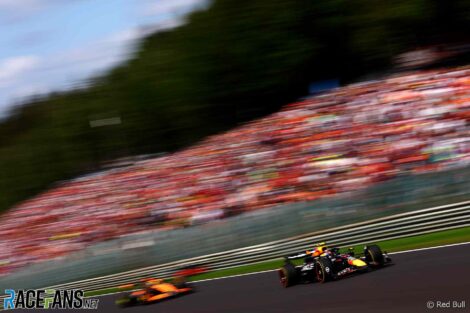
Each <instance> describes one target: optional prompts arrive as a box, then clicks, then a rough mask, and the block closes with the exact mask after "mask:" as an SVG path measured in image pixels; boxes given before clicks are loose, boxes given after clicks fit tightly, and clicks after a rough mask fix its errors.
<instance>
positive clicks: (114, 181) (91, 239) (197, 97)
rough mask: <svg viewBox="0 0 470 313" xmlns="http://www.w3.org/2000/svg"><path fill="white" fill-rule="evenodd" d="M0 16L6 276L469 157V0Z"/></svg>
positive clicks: (236, 3)
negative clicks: (138, 237)
mask: <svg viewBox="0 0 470 313" xmlns="http://www.w3.org/2000/svg"><path fill="white" fill-rule="evenodd" d="M0 19H1V20H2V21H1V23H2V24H3V27H2V31H1V32H3V36H1V37H3V38H2V39H0V42H1V43H2V44H1V45H0V46H1V48H0V109H1V112H0V113H1V121H0V169H1V175H0V187H1V192H0V210H1V211H2V215H1V216H0V220H1V222H0V247H1V249H0V274H2V275H8V274H10V273H13V272H15V271H18V270H19V269H21V268H25V267H26V266H28V265H31V264H35V263H40V262H44V261H46V260H52V259H60V258H64V257H67V256H69V255H70V254H71V253H76V252H79V251H82V250H83V249H85V248H87V247H89V246H91V245H94V244H98V243H102V242H104V241H109V240H113V239H117V238H122V237H123V236H127V235H130V234H148V233H155V232H163V231H170V230H175V229H181V228H187V227H191V226H195V225H200V224H205V223H207V222H215V221H220V220H223V219H225V218H229V217H234V216H237V215H240V214H242V213H247V212H252V211H255V210H264V211H263V212H266V210H269V208H271V207H273V206H276V205H280V204H282V205H284V204H292V203H295V202H304V201H316V200H318V199H337V198H335V197H341V196H342V197H352V195H354V196H357V197H360V198H361V199H363V201H366V202H367V201H368V200H367V199H380V198H382V197H383V195H384V193H385V189H384V190H383V192H382V193H381V192H378V191H373V192H372V193H370V192H369V191H367V192H366V191H365V190H366V189H367V188H372V187H374V186H376V185H377V184H381V183H382V182H383V181H387V180H390V179H397V177H398V178H402V177H405V176H406V177H408V176H409V175H424V174H426V175H429V174H430V173H431V174H432V173H440V174H439V175H441V176H439V177H444V176H445V177H446V179H447V180H435V181H434V182H435V184H434V185H432V188H434V189H432V190H431V189H429V190H431V191H429V190H428V194H427V195H430V194H432V193H433V192H436V191H437V190H441V191H442V190H443V189H442V187H443V186H444V185H446V186H448V185H452V184H453V183H456V181H457V182H466V180H465V179H464V177H462V176H461V174H460V175H459V173H458V172H457V173H454V174H452V175H447V176H446V175H444V174H442V172H443V171H444V172H445V171H448V170H451V169H454V168H456V167H457V168H465V167H466V166H467V164H468V163H469V160H470V139H469V138H470V136H469V131H470V125H469V120H470V76H469V74H470V68H469V67H467V64H468V62H469V55H470V53H469V52H470V41H469V33H468V29H470V2H469V1H465V0H454V1H447V0H396V1H386V2H385V1H380V2H378V1H372V0H354V1H351V0H349V1H348V0H322V1H311V0H292V1H288V0H250V1H240V0H214V1H204V0H177V1H176V0H173V1H171V0H160V1H159V0H154V1H150V0H142V1H130V0H129V1H126V0H119V1H100V4H97V2H96V1H87V0H73V1H67V3H65V1H64V2H59V1H54V0H27V1H26V0H25V1H18V2H15V1H8V0H6V1H5V0H4V1H2V0H0ZM407 175H408V176H407ZM442 175H444V176H442ZM436 177H437V176H436ZM402 179H403V178H402ZM410 179H411V178H409V179H408V178H407V179H405V180H403V181H405V182H409V181H410ZM420 184H421V185H420V186H424V185H425V183H423V182H421V183H420ZM401 186H403V185H401ZM410 186H411V185H410ZM411 187H412V188H410V189H409V193H410V194H408V195H405V194H404V190H402V189H393V188H391V189H387V190H386V192H388V193H389V197H394V198H393V200H390V199H391V198H388V199H389V200H388V202H387V203H381V202H380V203H379V204H378V205H375V206H370V208H372V207H373V208H374V209H377V210H379V209H384V208H387V209H390V208H396V207H398V205H397V203H403V202H405V201H406V203H410V202H411V203H412V202H416V201H418V199H421V200H422V197H421V198H420V197H418V192H417V191H416V192H414V193H413V190H419V188H418V187H417V185H416V186H415V187H413V186H411ZM428 187H429V186H428ZM396 188H398V185H397V186H396ZM429 188H430V187H429ZM457 189H458V188H456V189H455V190H453V192H455V193H456V194H458V197H459V198H465V196H466V191H465V190H466V189H465V188H461V189H458V190H457ZM367 190H370V189H367ZM410 190H411V191H410ZM358 192H362V193H360V194H359V193H358ZM442 196H443V197H444V194H443V195H442ZM400 197H402V198H400ZM406 197H408V198H406ZM447 200H448V199H447V198H446V201H447ZM400 201H401V202H400ZM437 202H438V200H436V203H437ZM427 204H429V203H427ZM417 207H419V206H417ZM260 212H261V211H260ZM383 212H385V211H383ZM387 212H389V211H387ZM390 212H391V211H390ZM266 214H268V213H266ZM302 214H304V213H302ZM364 216H366V215H364ZM367 216H368V215H367ZM370 216H373V214H371V215H370ZM332 223H333V222H332ZM293 225H295V223H294V222H293V224H292V225H291V226H290V227H291V228H292V227H294V226H293ZM323 226H329V225H323ZM323 226H322V227H323ZM253 227H254V226H253ZM318 227H320V226H318ZM287 234H288V233H287V232H286V233H285V235H287ZM265 239H269V238H268V237H265ZM247 244H249V242H247Z"/></svg>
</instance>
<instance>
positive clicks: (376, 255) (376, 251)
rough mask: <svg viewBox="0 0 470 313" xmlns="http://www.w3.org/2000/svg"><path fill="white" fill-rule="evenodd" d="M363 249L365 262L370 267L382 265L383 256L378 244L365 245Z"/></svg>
mask: <svg viewBox="0 0 470 313" xmlns="http://www.w3.org/2000/svg"><path fill="white" fill-rule="evenodd" d="M364 250H365V251H364V254H365V256H366V262H367V264H369V265H370V266H372V267H382V266H383V265H384V256H383V254H382V250H381V249H380V247H379V246H377V245H370V246H366V247H365V249H364Z"/></svg>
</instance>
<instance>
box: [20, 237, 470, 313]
mask: <svg viewBox="0 0 470 313" xmlns="http://www.w3.org/2000/svg"><path fill="white" fill-rule="evenodd" d="M392 259H393V262H394V265H391V266H388V267H385V268H383V269H380V270H377V271H373V272H369V273H365V274H358V275H353V276H350V277H347V278H343V279H341V280H338V281H333V282H328V283H325V284H318V283H316V284H315V283H313V284H303V285H297V286H293V287H290V288H287V289H284V288H282V287H281V286H280V284H279V281H278V276H277V272H267V273H260V274H255V275H247V276H240V277H233V278H227V279H219V280H211V281H205V282H200V283H197V284H196V288H197V292H195V293H193V294H189V295H186V296H182V297H180V298H176V299H170V300H168V301H165V302H161V303H156V304H152V305H146V306H138V307H132V308H125V309H120V308H118V307H116V305H115V304H114V302H115V300H116V299H118V298H119V297H121V296H122V295H121V294H114V295H109V296H103V297H99V299H100V303H99V309H98V312H123V313H135V312H140V313H147V312H148V313H149V312H158V313H193V312H194V313H215V312H217V313H232V312H233V313H260V312H272V313H295V312H299V313H300V312H302V313H305V312H362V313H368V312H374V313H378V312H428V313H430V312H470V245H462V246H454V247H445V248H440V249H432V250H424V251H414V252H409V253H402V254H395V255H392ZM429 301H433V303H434V308H433V309H428V308H427V304H428V302H429ZM437 301H441V303H448V301H450V306H451V308H437V307H436V305H437ZM453 301H465V306H466V307H465V308H452V305H453ZM29 312H31V311H29ZM74 312H77V311H76V310H75V311H74ZM94 312H96V311H94Z"/></svg>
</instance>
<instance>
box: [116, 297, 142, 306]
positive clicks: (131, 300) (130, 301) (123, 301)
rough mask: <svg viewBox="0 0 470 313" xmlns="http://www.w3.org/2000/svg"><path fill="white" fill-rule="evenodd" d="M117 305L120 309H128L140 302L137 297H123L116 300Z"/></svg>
mask: <svg viewBox="0 0 470 313" xmlns="http://www.w3.org/2000/svg"><path fill="white" fill-rule="evenodd" d="M116 304H117V305H118V306H119V307H120V308H127V307H131V306H135V305H137V304H138V300H137V298H135V297H128V296H126V297H122V298H120V299H118V300H116Z"/></svg>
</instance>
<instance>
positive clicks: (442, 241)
mask: <svg viewBox="0 0 470 313" xmlns="http://www.w3.org/2000/svg"><path fill="white" fill-rule="evenodd" d="M468 241H470V227H463V228H458V229H452V230H446V231H440V232H435V233H430V234H425V235H418V236H410V237H405V238H400V239H392V240H386V241H379V242H377V244H378V245H379V246H380V247H381V248H382V250H383V251H387V252H397V251H405V250H412V249H418V248H428V247H433V246H441V245H446V244H453V243H460V242H468ZM362 246H363V245H358V246H356V247H354V248H355V250H356V251H357V252H359V251H361V249H362ZM281 265H282V258H278V259H274V260H269V261H264V262H259V263H254V264H249V265H242V266H237V267H232V268H228V269H224V270H217V271H213V272H208V273H204V274H200V275H196V276H194V277H191V279H190V280H191V281H199V280H205V279H212V278H221V277H227V276H233V275H241V274H249V273H255V272H261V271H267V270H273V269H276V268H279V267H280V266H281ZM127 290H130V288H129V289H127ZM119 291H126V289H120V288H107V289H102V290H95V291H90V292H87V293H85V295H86V296H87V297H92V296H98V295H105V294H110V293H115V292H119Z"/></svg>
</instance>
